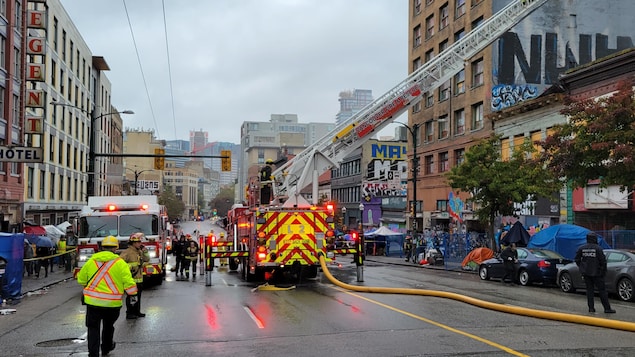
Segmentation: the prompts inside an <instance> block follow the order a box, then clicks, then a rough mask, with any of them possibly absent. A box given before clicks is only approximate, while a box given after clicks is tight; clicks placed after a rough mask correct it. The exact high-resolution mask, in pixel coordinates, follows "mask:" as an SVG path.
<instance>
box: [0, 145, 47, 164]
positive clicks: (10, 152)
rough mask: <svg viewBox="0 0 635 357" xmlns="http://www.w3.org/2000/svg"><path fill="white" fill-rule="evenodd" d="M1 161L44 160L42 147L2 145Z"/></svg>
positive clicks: (0, 147) (39, 161) (0, 149)
mask: <svg viewBox="0 0 635 357" xmlns="http://www.w3.org/2000/svg"><path fill="white" fill-rule="evenodd" d="M0 161H2V162H37V163H42V162H44V152H43V151H42V148H31V147H22V146H14V147H7V146H0Z"/></svg>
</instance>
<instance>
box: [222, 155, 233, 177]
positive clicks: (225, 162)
mask: <svg viewBox="0 0 635 357" xmlns="http://www.w3.org/2000/svg"><path fill="white" fill-rule="evenodd" d="M220 155H221V156H222V157H221V161H220V167H221V171H223V172H228V171H231V170H232V151H231V150H221V152H220Z"/></svg>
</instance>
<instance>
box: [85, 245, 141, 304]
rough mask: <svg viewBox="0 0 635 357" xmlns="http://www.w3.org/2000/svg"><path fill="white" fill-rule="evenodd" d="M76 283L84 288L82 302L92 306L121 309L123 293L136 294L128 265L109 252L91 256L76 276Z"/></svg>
mask: <svg viewBox="0 0 635 357" xmlns="http://www.w3.org/2000/svg"><path fill="white" fill-rule="evenodd" d="M102 266H103V267H102ZM100 267H102V268H101V270H99V268H100ZM77 283H79V284H80V285H82V286H84V291H83V293H84V302H85V303H86V304H87V305H92V306H101V307H121V306H122V305H123V303H122V301H121V300H122V298H123V294H124V292H125V293H126V294H128V295H136V294H137V284H136V283H135V281H134V279H133V278H132V274H130V269H129V268H128V264H126V262H125V261H124V260H123V259H121V258H120V257H119V256H118V255H116V254H115V253H113V252H110V251H101V252H98V253H96V254H93V256H92V257H90V259H89V260H88V261H87V262H86V264H84V266H83V267H82V269H81V270H80V271H79V273H78V274H77Z"/></svg>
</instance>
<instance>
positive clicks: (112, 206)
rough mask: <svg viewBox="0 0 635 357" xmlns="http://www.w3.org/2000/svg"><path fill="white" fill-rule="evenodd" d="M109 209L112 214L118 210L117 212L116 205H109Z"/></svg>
mask: <svg viewBox="0 0 635 357" xmlns="http://www.w3.org/2000/svg"><path fill="white" fill-rule="evenodd" d="M107 209H108V211H111V212H112V211H116V210H117V206H115V205H108V208H107Z"/></svg>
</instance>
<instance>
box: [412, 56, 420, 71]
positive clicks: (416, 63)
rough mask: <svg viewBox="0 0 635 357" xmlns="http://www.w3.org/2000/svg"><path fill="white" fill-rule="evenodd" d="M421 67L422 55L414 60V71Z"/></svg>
mask: <svg viewBox="0 0 635 357" xmlns="http://www.w3.org/2000/svg"><path fill="white" fill-rule="evenodd" d="M419 67H421V57H417V58H415V59H414V61H412V71H413V72H415V71H416V70H417V69H418V68H419Z"/></svg>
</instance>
